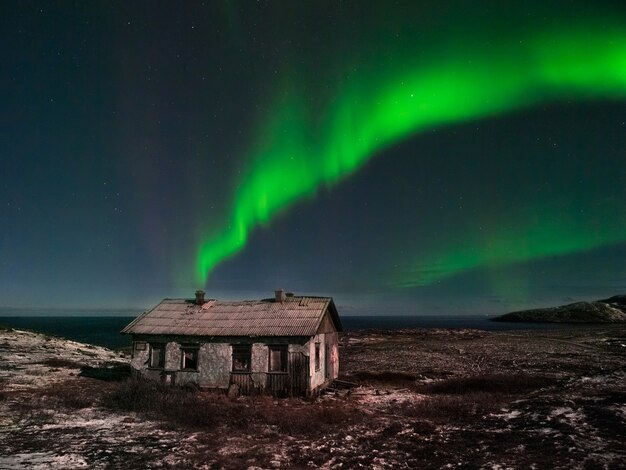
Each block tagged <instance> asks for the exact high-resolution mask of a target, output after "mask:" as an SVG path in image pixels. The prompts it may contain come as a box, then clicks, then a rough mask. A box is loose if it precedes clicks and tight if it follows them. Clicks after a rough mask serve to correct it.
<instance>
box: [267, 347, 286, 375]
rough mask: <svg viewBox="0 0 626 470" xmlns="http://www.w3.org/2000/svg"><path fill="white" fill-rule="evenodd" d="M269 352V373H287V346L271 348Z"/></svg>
mask: <svg viewBox="0 0 626 470" xmlns="http://www.w3.org/2000/svg"><path fill="white" fill-rule="evenodd" d="M269 351H270V358H269V359H270V360H269V371H270V372H287V345H286V344H285V345H283V344H280V345H273V346H269Z"/></svg>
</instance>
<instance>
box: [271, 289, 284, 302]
mask: <svg viewBox="0 0 626 470" xmlns="http://www.w3.org/2000/svg"><path fill="white" fill-rule="evenodd" d="M274 294H276V302H284V301H285V299H286V298H287V296H286V295H285V291H284V290H282V289H278V290H275V291H274Z"/></svg>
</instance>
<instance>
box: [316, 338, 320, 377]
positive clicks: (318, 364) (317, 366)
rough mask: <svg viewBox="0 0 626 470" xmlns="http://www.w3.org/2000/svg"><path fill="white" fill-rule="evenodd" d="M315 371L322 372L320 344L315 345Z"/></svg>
mask: <svg viewBox="0 0 626 470" xmlns="http://www.w3.org/2000/svg"><path fill="white" fill-rule="evenodd" d="M315 370H320V343H315Z"/></svg>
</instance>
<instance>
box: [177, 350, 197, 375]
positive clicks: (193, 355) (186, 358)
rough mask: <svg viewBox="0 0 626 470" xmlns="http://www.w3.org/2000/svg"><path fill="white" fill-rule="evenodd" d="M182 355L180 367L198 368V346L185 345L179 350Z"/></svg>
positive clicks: (187, 368)
mask: <svg viewBox="0 0 626 470" xmlns="http://www.w3.org/2000/svg"><path fill="white" fill-rule="evenodd" d="M180 352H181V356H182V364H181V369H183V370H198V347H185V348H181V350H180Z"/></svg>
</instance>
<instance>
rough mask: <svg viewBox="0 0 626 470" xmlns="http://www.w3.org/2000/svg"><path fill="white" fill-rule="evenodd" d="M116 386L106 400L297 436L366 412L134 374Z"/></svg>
mask: <svg viewBox="0 0 626 470" xmlns="http://www.w3.org/2000/svg"><path fill="white" fill-rule="evenodd" d="M112 387H113V388H112V391H111V392H109V393H108V394H107V395H105V397H104V400H103V404H104V406H106V407H107V408H109V409H112V410H121V411H134V412H139V413H143V414H146V415H147V416H149V417H151V418H153V419H159V420H162V421H165V422H169V423H171V424H173V425H175V426H182V427H184V428H191V429H202V428H207V427H209V428H213V427H216V426H220V425H224V426H229V427H234V428H237V429H245V428H246V427H249V426H261V425H270V426H275V427H276V428H277V430H278V431H280V432H281V433H285V434H290V435H294V436H298V435H317V434H321V433H328V432H330V431H332V430H333V429H339V428H341V427H343V426H345V425H346V424H348V423H350V422H354V421H355V419H360V418H359V417H360V416H361V415H360V414H358V413H355V412H354V410H353V409H352V408H351V407H350V406H348V405H346V404H344V403H314V404H312V403H307V402H303V401H302V400H299V399H281V400H279V401H278V402H276V401H275V399H274V398H272V397H269V396H264V395H259V396H254V397H241V398H236V399H235V398H229V397H228V396H226V395H225V394H223V393H218V392H207V391H201V390H197V389H195V388H193V387H172V386H169V385H165V384H162V383H157V382H153V381H149V380H141V379H129V380H126V381H124V382H120V383H117V384H112Z"/></svg>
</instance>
